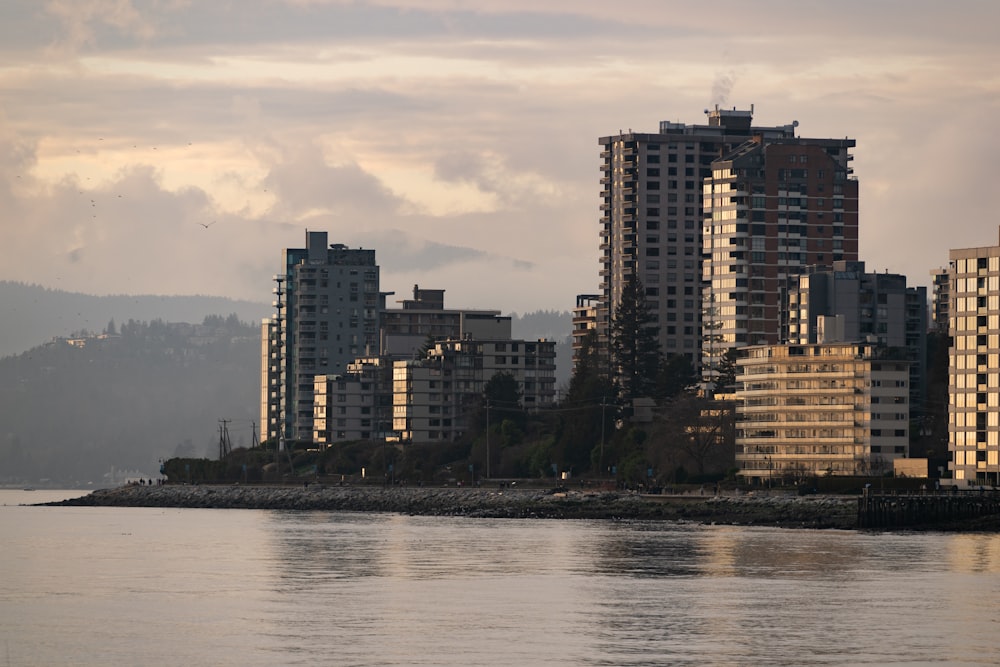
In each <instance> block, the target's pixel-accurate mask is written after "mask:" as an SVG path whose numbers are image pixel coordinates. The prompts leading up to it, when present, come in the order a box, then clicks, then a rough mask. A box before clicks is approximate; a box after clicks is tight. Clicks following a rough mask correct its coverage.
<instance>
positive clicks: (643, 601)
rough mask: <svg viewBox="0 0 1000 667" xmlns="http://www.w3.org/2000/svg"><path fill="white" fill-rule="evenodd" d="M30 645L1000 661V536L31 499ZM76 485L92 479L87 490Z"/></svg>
mask: <svg viewBox="0 0 1000 667" xmlns="http://www.w3.org/2000/svg"><path fill="white" fill-rule="evenodd" d="M44 493H46V492H41V491H38V492H34V494H39V495H32V496H31V497H28V498H26V497H25V495H26V494H24V493H22V492H8V491H0V539H2V549H0V573H2V577H0V637H2V640H3V647H2V650H3V651H4V654H3V656H2V657H0V660H5V661H6V664H8V665H12V666H16V665H101V666H102V667H104V666H106V665H154V664H155V665H164V664H168V665H171V664H190V665H473V664H479V665H658V664H673V665H759V664H770V665H802V664H814V665H815V664H821V665H861V664H870V665H888V664H897V665H904V664H905V665H923V664H942V665H945V664H947V665H963V664H966V665H973V664H978V665H990V664H995V662H996V655H997V649H998V648H1000V646H998V640H997V639H996V636H997V634H998V632H997V631H998V629H1000V628H998V616H1000V612H998V611H997V607H996V604H995V600H996V599H997V596H998V593H1000V576H998V574H1000V537H998V536H992V535H987V536H984V535H938V534H915V535H906V534H903V535H872V534H864V533H854V532H844V531H806V530H780V529H769V528H739V527H723V526H690V525H683V526H681V525H675V524H667V523H655V522H636V523H627V522H626V523H612V522H591V521H555V520H553V521H544V520H493V519H465V518H433V517H408V516H398V515H389V514H351V513H330V512H271V511H251V510H180V509H146V508H136V509H124V508H87V507H73V508H70V507H66V508H63V507H23V506H17V503H18V502H42V501H44V500H48V499H49V498H48V497H43V496H42V495H41V494H44ZM75 495H79V494H75Z"/></svg>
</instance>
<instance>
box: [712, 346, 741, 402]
mask: <svg viewBox="0 0 1000 667" xmlns="http://www.w3.org/2000/svg"><path fill="white" fill-rule="evenodd" d="M738 371H739V369H738V368H737V366H736V348H735V347H730V348H728V349H727V350H726V354H725V355H723V357H722V359H721V360H720V361H719V365H718V366H717V367H716V375H715V393H717V394H720V393H725V392H732V391H735V390H736V375H737V372H738Z"/></svg>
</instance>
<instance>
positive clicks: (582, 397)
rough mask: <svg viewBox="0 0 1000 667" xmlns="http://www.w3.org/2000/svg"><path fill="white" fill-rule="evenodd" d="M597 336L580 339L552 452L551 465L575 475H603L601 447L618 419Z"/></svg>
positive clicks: (614, 397)
mask: <svg viewBox="0 0 1000 667" xmlns="http://www.w3.org/2000/svg"><path fill="white" fill-rule="evenodd" d="M597 345H598V344H597V335H596V332H595V331H591V332H589V333H588V334H587V336H586V337H585V338H584V339H583V345H582V346H581V348H580V350H579V352H578V355H577V363H576V366H575V367H574V368H573V377H572V378H570V382H569V388H568V390H567V391H566V397H565V398H564V399H563V401H562V404H561V411H560V415H561V416H562V422H561V428H560V430H559V436H558V439H557V442H556V447H555V451H554V452H552V456H553V457H554V459H557V460H554V461H553V462H557V463H559V464H561V465H562V466H563V467H566V468H571V469H572V470H574V471H575V472H583V471H584V470H586V469H587V468H588V467H591V462H593V468H594V470H595V472H597V473H598V474H602V473H603V467H604V465H603V464H604V462H605V460H606V459H605V458H604V457H603V456H602V452H601V451H600V450H601V443H602V442H604V443H605V444H606V443H607V441H609V440H610V437H611V433H612V432H613V431H614V425H615V423H616V421H617V418H618V405H617V399H616V396H615V390H614V386H613V385H612V384H611V382H610V381H609V380H608V377H607V375H606V374H605V373H604V372H603V364H602V362H601V355H600V352H599V350H598V346H597Z"/></svg>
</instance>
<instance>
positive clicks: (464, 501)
mask: <svg viewBox="0 0 1000 667" xmlns="http://www.w3.org/2000/svg"><path fill="white" fill-rule="evenodd" d="M49 504H51V505H60V506H100V507H183V508H214V509H266V510H326V511H353V512H395V513H402V514H411V515H429V516H468V517H495V518H540V519H609V520H663V521H682V522H691V523H703V524H730V525H756V526H776V527H782V528H835V529H845V530H853V529H854V528H856V526H857V509H858V503H857V498H855V497H854V496H802V497H800V496H793V495H747V494H741V495H720V496H701V495H690V494H689V495H662V496H659V495H638V494H634V493H628V492H618V491H587V490H581V491H578V490H568V489H513V488H506V489H497V488H492V489H487V488H474V487H398V486H397V487H383V486H325V485H319V484H310V485H308V486H295V487H292V486H252V485H250V486H247V485H229V486H223V485H192V486H189V485H162V486H145V485H131V486H123V487H118V488H113V489H101V490H97V491H93V492H92V493H90V494H88V495H85V496H82V497H80V498H73V499H70V500H63V501H60V502H57V503H49Z"/></svg>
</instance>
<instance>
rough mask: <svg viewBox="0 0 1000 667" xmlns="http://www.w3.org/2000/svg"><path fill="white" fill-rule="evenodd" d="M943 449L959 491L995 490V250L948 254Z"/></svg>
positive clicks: (998, 288) (999, 448) (999, 395)
mask: <svg viewBox="0 0 1000 667" xmlns="http://www.w3.org/2000/svg"><path fill="white" fill-rule="evenodd" d="M949 258H950V260H951V261H950V265H951V266H950V270H951V278H952V279H951V286H950V287H951V298H950V303H949V310H950V312H949V319H948V323H949V329H950V333H951V336H952V340H953V343H952V346H951V350H950V352H949V363H948V365H949V369H948V377H949V381H948V395H949V401H948V403H949V405H948V449H949V451H950V453H951V455H952V461H951V463H950V467H951V470H952V475H953V477H954V480H955V482H956V483H957V484H958V485H959V486H972V485H975V486H979V485H990V486H997V485H1000V246H987V247H982V248H964V249H959V250H952V251H951V252H950V253H949Z"/></svg>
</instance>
